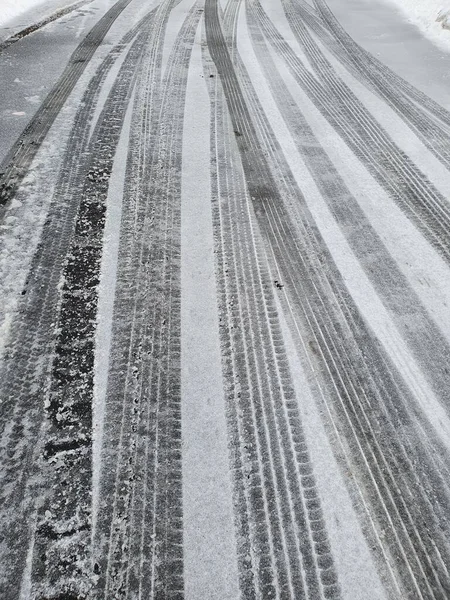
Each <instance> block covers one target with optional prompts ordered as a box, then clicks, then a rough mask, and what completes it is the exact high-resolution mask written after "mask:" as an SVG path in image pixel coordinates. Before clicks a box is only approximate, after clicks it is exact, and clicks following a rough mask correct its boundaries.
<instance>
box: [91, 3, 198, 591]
mask: <svg viewBox="0 0 450 600" xmlns="http://www.w3.org/2000/svg"><path fill="white" fill-rule="evenodd" d="M173 5H174V3H173V2H166V3H164V4H163V5H162V8H161V11H160V14H159V15H158V21H157V27H155V34H154V35H155V37H154V39H153V42H152V45H151V47H150V50H149V54H150V55H151V57H152V60H150V59H149V60H147V59H146V64H147V65H148V66H149V68H148V74H147V76H146V77H145V78H143V79H142V88H141V91H140V93H139V94H138V100H137V103H136V106H137V107H138V106H139V107H141V106H142V107H143V110H144V111H145V113H144V115H143V117H142V115H140V114H139V113H137V114H136V122H135V127H136V129H135V135H136V136H137V140H136V142H137V143H136V149H137V151H135V152H136V154H135V155H134V157H133V156H132V158H131V161H130V169H131V171H130V173H132V172H133V171H134V172H135V173H138V174H139V179H138V181H137V182H136V180H135V179H134V177H133V176H130V177H127V181H128V182H129V184H131V186H133V184H135V185H136V186H137V190H138V196H137V197H136V195H135V194H134V193H132V194H130V195H129V196H128V194H129V191H127V193H126V198H125V206H124V219H123V221H122V223H123V234H122V239H121V249H120V254H119V256H120V258H119V280H118V287H117V295H116V298H117V300H116V306H115V317H114V323H115V326H114V333H113V346H112V354H111V371H110V376H109V381H108V394H107V407H106V418H105V428H104V438H103V439H104V445H103V456H104V458H103V473H102V476H101V490H102V492H101V497H102V498H104V499H105V500H104V501H103V502H101V504H102V506H101V508H100V511H99V519H98V525H97V531H96V551H97V556H98V562H99V565H100V581H99V588H98V592H99V594H101V596H102V597H106V598H109V597H111V596H114V597H128V596H129V595H130V594H135V595H136V596H138V597H142V596H145V597H161V598H163V597H164V598H165V597H169V596H170V597H171V598H181V597H183V564H182V498H181V491H182V490H181V424H180V417H181V413H180V408H181V406H180V280H179V278H180V273H179V252H180V248H179V244H180V232H179V226H180V182H181V179H180V178H181V170H180V169H181V149H182V131H183V116H184V114H183V113H184V110H183V109H184V102H185V91H186V85H187V68H186V65H188V64H189V59H190V53H191V50H192V45H193V42H194V37H195V32H196V29H197V25H198V21H199V19H200V16H201V10H200V9H199V6H198V5H197V4H194V5H193V7H192V8H191V10H190V12H189V14H188V16H187V18H186V21H185V23H184V24H183V26H182V28H181V31H180V33H179V35H178V37H177V39H176V42H175V44H174V47H173V49H172V53H171V55H170V57H169V62H168V65H167V68H166V73H165V77H164V80H163V81H162V91H161V92H160V94H161V95H158V94H157V90H156V89H155V88H157V86H155V85H154V81H155V79H156V80H157V79H160V77H161V58H162V49H163V36H164V30H165V26H166V23H167V19H168V16H169V13H170V10H171V9H172V8H173ZM142 99H144V101H142ZM131 143H132V146H131V147H132V148H133V147H134V146H135V143H134V142H133V138H132V141H131ZM139 146H140V147H139ZM131 189H132V188H131ZM130 191H131V190H130ZM136 199H137V203H136V205H134V201H135V200H136ZM136 230H137V231H136ZM130 244H131V248H130ZM130 315H131V317H132V318H131V319H130Z"/></svg>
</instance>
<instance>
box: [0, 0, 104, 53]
mask: <svg viewBox="0 0 450 600" xmlns="http://www.w3.org/2000/svg"><path fill="white" fill-rule="evenodd" d="M90 2H92V0H81V2H77V3H76V4H71V5H70V6H67V7H66V8H63V9H61V10H58V11H57V12H55V13H53V14H52V15H49V16H48V17H45V18H44V19H42V20H41V21H38V22H37V23H33V25H29V26H28V27H26V28H25V29H21V30H20V31H18V32H17V33H15V34H14V35H12V36H11V37H9V38H7V39H6V40H5V41H4V42H1V43H0V52H3V50H6V48H9V46H11V45H12V44H15V43H16V42H18V41H19V40H21V39H23V38H24V37H26V36H27V35H31V34H32V33H34V32H35V31H37V30H38V29H41V28H42V27H45V25H48V24H49V23H52V22H53V21H56V20H57V19H60V18H61V17H65V16H66V15H68V14H69V13H71V12H74V11H75V10H78V9H79V8H81V7H82V6H84V5H85V4H88V3H90Z"/></svg>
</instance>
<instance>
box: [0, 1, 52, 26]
mask: <svg viewBox="0 0 450 600" xmlns="http://www.w3.org/2000/svg"><path fill="white" fill-rule="evenodd" d="M44 2H45V0H0V27H3V26H4V25H8V23H9V22H10V21H12V20H13V19H15V18H16V17H19V16H20V15H21V14H23V13H25V12H27V10H29V9H31V8H34V7H36V6H39V4H43V3H44Z"/></svg>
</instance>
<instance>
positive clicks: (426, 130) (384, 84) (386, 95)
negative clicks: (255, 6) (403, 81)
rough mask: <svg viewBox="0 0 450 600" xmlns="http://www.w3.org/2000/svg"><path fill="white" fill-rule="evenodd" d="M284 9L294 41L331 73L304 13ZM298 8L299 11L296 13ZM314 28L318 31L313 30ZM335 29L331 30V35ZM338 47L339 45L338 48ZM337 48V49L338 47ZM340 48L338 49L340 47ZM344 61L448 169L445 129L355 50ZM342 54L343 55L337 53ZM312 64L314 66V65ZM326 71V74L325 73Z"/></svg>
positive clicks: (449, 143) (289, 6)
mask: <svg viewBox="0 0 450 600" xmlns="http://www.w3.org/2000/svg"><path fill="white" fill-rule="evenodd" d="M283 6H284V9H285V12H286V15H287V16H288V21H289V22H290V24H291V27H292V28H293V30H294V31H295V32H296V35H297V38H301V39H302V44H303V45H304V46H305V47H308V48H310V54H308V56H310V55H311V53H312V54H314V56H315V58H316V64H317V65H319V64H320V65H321V66H322V67H324V66H325V64H326V68H327V70H330V69H331V70H332V71H334V70H333V69H332V66H331V65H330V64H329V62H328V61H327V60H326V59H325V61H326V63H324V57H323V56H322V55H321V56H320V57H319V59H321V60H320V63H319V62H318V60H317V57H318V56H319V53H318V46H317V44H316V43H315V42H314V41H313V38H312V37H311V36H310V35H309V33H308V32H307V30H306V28H305V25H304V19H303V14H304V13H302V12H301V5H300V7H299V5H298V4H294V3H293V2H292V0H284V1H283ZM299 8H300V10H299ZM316 29H317V28H316ZM336 30H337V28H336V27H334V28H333V32H335V31H336ZM338 42H341V43H342V36H339V40H338ZM337 45H338V44H336V41H335V43H334V44H332V48H333V49H335V48H336V46H337ZM338 47H339V45H338ZM339 48H340V47H339ZM340 49H341V48H340ZM345 50H346V51H347V52H346V57H347V59H348V58H350V60H347V62H350V64H351V65H352V67H353V68H352V72H355V71H356V73H357V79H358V80H360V81H362V83H365V84H366V85H367V84H368V86H369V87H370V88H373V89H374V91H375V93H376V94H377V95H378V96H379V97H380V98H382V99H383V100H384V101H385V102H386V103H387V104H388V105H389V106H391V108H392V109H393V110H394V111H395V112H396V113H397V114H398V115H399V116H400V117H401V119H402V120H403V121H404V122H405V123H406V124H407V125H408V126H409V127H410V129H411V130H412V132H413V133H415V134H416V135H417V136H418V138H419V139H420V140H422V142H423V143H424V145H425V146H426V147H427V148H428V150H429V151H430V152H431V153H432V154H433V155H434V156H435V157H436V158H437V159H438V160H439V161H440V162H441V163H442V164H443V165H444V166H445V167H446V168H447V169H448V168H449V167H450V151H449V148H450V132H449V130H448V129H447V128H444V127H443V126H442V124H439V123H436V121H435V120H434V119H432V118H431V117H430V116H429V115H428V114H427V113H424V112H423V111H422V110H420V109H419V107H418V106H417V105H416V104H415V103H414V102H412V101H411V100H410V99H409V98H408V97H406V96H404V95H402V94H399V93H398V91H397V89H396V88H394V87H393V86H392V85H391V84H390V83H389V81H388V80H387V79H386V78H385V77H383V76H382V75H381V76H378V77H377V76H376V75H377V73H376V71H375V70H374V69H370V68H369V67H368V61H367V60H365V61H361V60H358V57H359V55H358V54H357V53H356V52H355V51H351V50H353V49H350V48H349V47H348V45H347V46H346V47H345ZM340 54H341V55H342V54H343V53H342V52H341V53H340ZM313 64H314V63H313ZM327 72H328V71H327Z"/></svg>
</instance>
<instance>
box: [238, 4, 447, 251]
mask: <svg viewBox="0 0 450 600" xmlns="http://www.w3.org/2000/svg"><path fill="white" fill-rule="evenodd" d="M250 6H251V7H252V10H254V15H255V18H256V19H257V20H258V23H259V24H260V27H261V29H262V31H263V32H264V34H265V36H266V38H267V40H268V41H269V42H270V43H271V44H272V45H273V47H274V48H275V50H276V51H277V53H278V54H279V55H280V57H281V58H282V59H283V60H285V62H286V64H287V66H288V67H289V70H290V71H291V73H292V75H293V77H294V78H295V80H296V81H297V83H298V85H299V86H300V87H301V88H302V89H303V90H304V92H305V93H306V94H307V95H308V97H309V98H310V99H311V101H312V102H313V104H314V105H315V106H316V108H317V109H318V110H319V111H320V112H321V113H322V115H323V116H324V117H325V118H326V119H327V121H328V122H329V123H330V124H331V126H332V127H333V128H334V129H335V131H336V132H337V133H338V134H339V135H340V137H341V138H342V139H343V140H344V141H345V143H346V144H347V145H348V146H349V148H350V149H351V150H352V151H353V152H354V154H355V156H356V157H357V158H358V160H360V161H361V162H362V163H363V164H364V166H365V167H366V168H367V170H368V171H369V173H370V174H371V175H372V176H373V177H374V178H375V179H376V181H378V182H379V184H380V185H381V186H382V187H383V188H384V189H385V190H386V192H387V193H388V194H389V195H390V197H391V198H392V199H393V200H394V201H395V202H396V203H397V204H398V205H399V207H400V208H401V209H402V210H403V211H404V212H405V214H406V215H407V216H408V218H410V219H411V220H412V222H413V223H414V224H415V226H416V227H417V228H418V229H419V231H420V232H421V233H422V235H423V236H424V237H425V238H426V239H427V240H428V241H429V242H430V244H432V245H433V246H434V248H435V249H436V250H437V251H438V252H439V253H440V254H441V256H442V257H443V258H444V259H445V260H446V261H447V262H448V261H449V260H450V253H449V251H448V248H449V247H450V245H449V233H450V218H449V217H450V212H449V209H448V205H447V202H446V200H445V198H444V197H443V196H442V194H441V193H439V192H438V191H437V190H436V189H435V188H434V186H433V185H432V184H431V183H430V182H429V181H428V180H427V178H426V177H425V175H424V174H423V173H421V172H420V170H419V169H418V168H417V167H416V166H415V165H414V163H413V162H412V161H411V160H410V159H409V158H408V157H407V156H406V155H405V154H404V153H403V152H402V151H401V150H400V149H399V148H398V147H397V146H396V145H395V144H394V143H393V142H392V140H391V139H390V138H389V136H388V135H387V134H386V132H385V131H384V130H383V129H382V128H381V127H380V126H379V125H378V123H377V122H376V120H375V119H374V118H373V117H372V116H371V115H370V114H369V113H368V112H367V110H366V109H365V108H364V107H363V105H362V104H361V103H360V102H359V100H358V99H357V98H356V97H355V96H354V94H353V93H352V92H351V91H350V90H349V89H348V87H347V86H345V84H343V83H342V81H341V80H340V79H339V77H338V76H337V74H336V73H335V72H334V71H333V69H332V67H331V65H330V64H329V63H328V61H326V59H325V58H324V57H323V55H322V54H321V53H320V51H319V49H318V48H317V46H316V45H315V44H314V43H312V44H311V43H310V42H312V40H311V38H310V36H308V35H307V34H306V33H305V31H304V30H303V31H302V35H300V34H299V29H298V26H297V25H298V23H296V24H295V25H296V26H295V27H294V28H293V31H294V34H295V35H296V36H298V37H297V39H298V41H299V43H300V44H302V45H303V46H304V47H305V50H306V51H307V53H308V55H309V57H310V59H311V61H312V62H313V64H314V65H315V70H316V75H317V78H316V77H314V76H313V75H312V74H311V73H310V72H309V71H308V70H307V69H306V68H305V66H304V65H303V63H302V61H301V60H300V59H299V58H298V57H297V55H296V54H295V53H294V52H293V50H292V49H291V47H290V46H289V45H288V44H287V42H286V41H285V40H284V38H282V36H281V35H280V34H279V33H278V31H277V30H276V29H275V27H274V26H273V24H272V22H271V21H270V19H269V18H268V17H267V14H266V13H265V12H264V10H263V8H262V6H261V5H260V3H259V2H258V1H257V0H252V1H251V2H250ZM305 35H306V38H307V39H308V43H307V44H306V43H303V40H304V39H306V38H304V37H302V36H305ZM325 73H326V76H325Z"/></svg>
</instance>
